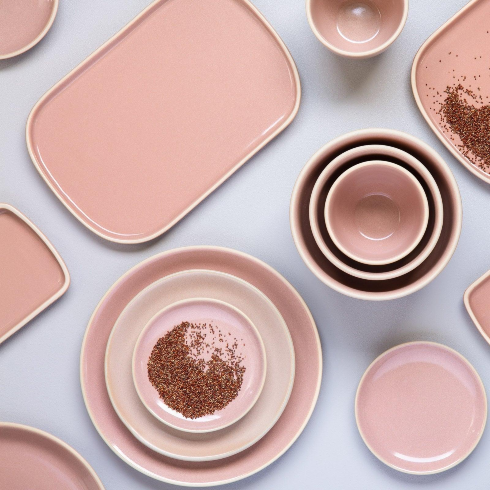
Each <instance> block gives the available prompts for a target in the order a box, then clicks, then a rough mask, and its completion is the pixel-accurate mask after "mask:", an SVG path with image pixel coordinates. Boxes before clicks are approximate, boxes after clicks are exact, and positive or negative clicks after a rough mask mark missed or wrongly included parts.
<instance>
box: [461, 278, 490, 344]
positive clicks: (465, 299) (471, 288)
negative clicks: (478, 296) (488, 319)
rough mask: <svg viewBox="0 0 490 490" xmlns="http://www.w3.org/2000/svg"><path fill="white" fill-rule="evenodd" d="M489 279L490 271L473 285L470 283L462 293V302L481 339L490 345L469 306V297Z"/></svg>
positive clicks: (489, 338) (489, 339) (488, 338)
mask: <svg viewBox="0 0 490 490" xmlns="http://www.w3.org/2000/svg"><path fill="white" fill-rule="evenodd" d="M489 277H490V270H489V271H488V272H485V274H483V276H481V277H479V278H478V279H477V280H476V281H475V282H474V283H472V284H471V285H470V286H468V288H467V289H466V291H465V292H464V295H463V302H464V305H465V307H466V311H467V312H468V314H469V315H470V317H471V319H472V320H473V323H474V324H475V326H476V328H478V330H479V332H480V333H481V335H482V337H483V338H484V339H485V340H486V341H487V342H488V343H489V344H490V336H489V335H488V334H487V333H486V332H485V330H484V329H483V327H482V326H481V324H480V322H479V321H478V319H477V317H476V315H475V312H474V311H473V309H472V308H471V305H470V296H471V294H472V293H473V291H474V290H475V289H476V288H477V287H478V286H479V285H480V284H482V283H483V282H485V281H486V280H487V279H488V278H489Z"/></svg>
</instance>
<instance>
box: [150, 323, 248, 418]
mask: <svg viewBox="0 0 490 490" xmlns="http://www.w3.org/2000/svg"><path fill="white" fill-rule="evenodd" d="M229 335H230V334H228V336H229ZM242 342H243V340H242ZM243 345H245V344H243ZM243 359H244V358H243V356H242V355H241V354H240V353H239V352H238V339H236V338H233V340H231V339H230V342H228V340H227V339H226V336H225V334H224V333H222V332H221V330H220V329H219V328H218V327H216V326H215V325H211V324H205V323H204V324H193V323H189V322H182V323H181V324H180V325H176V326H175V327H174V328H173V329H172V330H170V331H169V332H167V333H166V334H165V335H164V336H163V337H161V338H160V339H158V341H157V343H156V344H155V346H154V347H153V350H152V352H151V355H150V358H149V359H148V364H147V367H148V379H149V380H150V383H151V384H152V385H153V387H154V388H155V389H156V390H157V391H158V394H159V395H160V398H162V400H163V401H164V402H165V404H166V405H167V406H168V407H169V408H171V409H172V410H175V411H177V412H179V413H181V414H182V415H183V416H184V417H186V418H188V419H196V418H199V417H204V416H205V415H211V414H213V413H215V412H216V411H218V410H222V409H223V408H225V407H226V406H227V405H228V404H229V403H230V402H232V401H233V400H234V399H235V398H236V397H237V396H238V393H239V391H240V389H241V387H242V383H243V376H244V374H245V371H246V368H245V367H244V366H243V365H242V362H243Z"/></svg>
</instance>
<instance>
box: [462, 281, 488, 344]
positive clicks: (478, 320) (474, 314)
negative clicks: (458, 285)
mask: <svg viewBox="0 0 490 490" xmlns="http://www.w3.org/2000/svg"><path fill="white" fill-rule="evenodd" d="M489 298H490V271H488V272H487V273H486V274H484V275H483V276H482V277H480V278H479V279H477V280H476V281H475V282H474V283H473V284H472V285H471V286H470V287H469V288H468V289H467V290H466V291H465V293H464V304H465V306H466V310H467V311H468V313H469V315H470V317H471V319H472V320H473V323H474V324H475V325H476V327H477V328H478V330H479V331H480V333H481V334H482V335H483V337H484V339H485V340H486V341H487V342H488V343H489V344H490V303H489Z"/></svg>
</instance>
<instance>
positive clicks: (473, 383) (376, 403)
mask: <svg viewBox="0 0 490 490" xmlns="http://www.w3.org/2000/svg"><path fill="white" fill-rule="evenodd" d="M355 409H356V420H357V424H358V427H359V431H360V433H361V436H362V438H363V439H364V442H365V443H366V445H367V446H368V447H369V449H370V450H371V451H372V452H373V454H374V455H375V456H376V457H378V458H379V459H380V460H381V461H383V462H384V463H385V464H387V465H389V466H391V467H392V468H394V469H396V470H399V471H403V472H406V473H412V474H419V475H422V474H425V475H426V474H431V473H438V472H441V471H445V470H448V469H449V468H452V467H453V466H455V465H457V464H458V463H460V462H461V461H462V460H463V459H465V458H466V457H467V456H468V455H469V454H470V453H471V452H472V451H473V449H474V448H475V447H476V445H477V444H478V442H479V440H480V438H481V436H482V434H483V430H484V428H485V423H486V419H487V399H486V394H485V389H484V387H483V384H482V382H481V380H480V377H479V376H478V374H477V372H476V371H475V369H474V368H473V367H472V366H471V364H470V363H469V362H468V361H467V360H466V359H465V358H464V357H463V356H461V355H460V354H458V353H457V352H456V351H454V350H452V349H450V348H448V347H446V346H443V345H441V344H435V343H431V342H412V343H408V344H403V345H399V346H397V347H394V348H393V349H390V350H389V351H387V352H385V353H384V354H382V355H381V356H380V357H378V358H377V359H376V360H375V361H374V362H373V363H372V364H371V366H370V367H369V368H368V370H367V371H366V373H365V374H364V376H363V378H362V379H361V382H360V384H359V388H358V391H357V396H356V404H355Z"/></svg>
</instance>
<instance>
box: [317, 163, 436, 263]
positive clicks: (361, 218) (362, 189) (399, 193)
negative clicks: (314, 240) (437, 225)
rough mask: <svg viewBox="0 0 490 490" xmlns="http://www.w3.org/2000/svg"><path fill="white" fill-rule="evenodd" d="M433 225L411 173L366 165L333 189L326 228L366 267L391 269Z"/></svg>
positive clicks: (393, 166)
mask: <svg viewBox="0 0 490 490" xmlns="http://www.w3.org/2000/svg"><path fill="white" fill-rule="evenodd" d="M428 221H429V205H428V202H427V196H426V195H425V192H424V189H423V187H422V186H421V185H420V182H419V181H418V180H417V179H416V178H415V176H414V175H412V173H411V172H409V171H408V170H406V169H404V168H403V167H401V166H399V165H396V164H394V163H391V162H384V161H380V160H375V161H369V162H363V163H360V164H358V165H354V166H353V167H351V168H349V169H348V170H346V171H345V172H344V173H343V174H341V175H340V176H339V177H338V179H337V180H336V181H335V182H334V184H333V185H332V187H331V189H330V191H329V192H328V195H327V200H326V203H325V223H326V226H327V230H328V233H329V234H330V237H331V238H332V241H333V242H334V243H335V245H336V246H337V247H338V248H339V249H340V250H341V251H342V252H343V253H344V254H345V255H347V256H348V257H350V258H351V259H353V260H356V261H358V262H361V263H363V264H369V265H383V264H391V263H393V262H396V261H397V260H400V259H402V258H403V257H405V256H406V255H408V254H409V253H410V252H411V251H412V250H413V249H414V248H415V247H416V246H417V244H418V243H419V242H420V240H421V239H422V237H423V235H424V233H425V230H426V228H427V223H428Z"/></svg>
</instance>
